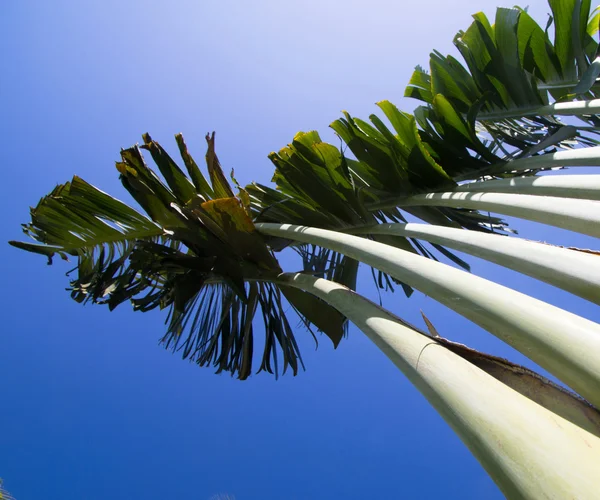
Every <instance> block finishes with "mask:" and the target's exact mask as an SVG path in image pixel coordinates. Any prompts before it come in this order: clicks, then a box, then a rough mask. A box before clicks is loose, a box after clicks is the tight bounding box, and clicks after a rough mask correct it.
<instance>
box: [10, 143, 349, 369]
mask: <svg viewBox="0 0 600 500" xmlns="http://www.w3.org/2000/svg"><path fill="white" fill-rule="evenodd" d="M143 138H144V145H143V146H141V148H142V149H145V150H147V151H149V152H150V154H151V156H152V158H153V160H154V162H155V163H156V165H157V166H158V168H159V170H160V173H161V174H162V177H163V179H164V182H163V180H161V178H160V177H159V176H158V175H156V174H155V173H154V172H153V171H152V169H150V168H149V167H148V166H147V164H146V162H145V160H144V157H143V155H142V152H141V149H140V147H138V146H134V147H132V148H128V149H125V150H122V151H121V161H119V162H117V169H118V171H119V172H120V174H121V177H120V178H121V182H122V183H123V185H124V187H125V188H126V189H127V191H129V193H130V194H131V195H132V197H133V198H134V199H135V200H136V201H137V202H138V203H139V205H140V206H141V207H142V208H143V209H144V211H145V212H146V213H147V214H148V216H149V217H146V216H144V215H142V214H140V213H139V212H137V211H136V210H134V209H132V208H131V207H129V206H127V205H126V204H125V203H123V202H121V201H119V200H116V199H114V198H112V197H110V196H108V195H107V194H105V193H103V192H102V191H100V190H98V189H97V188H95V187H93V186H91V185H89V184H87V183H86V182H85V181H83V180H81V179H80V178H78V177H75V178H74V179H73V180H72V181H71V182H69V183H67V184H64V185H61V186H58V187H57V188H55V189H54V190H53V191H52V192H51V193H50V194H49V195H48V196H46V197H44V198H42V200H41V201H40V203H39V204H38V206H37V207H36V208H35V209H32V211H31V216H32V221H31V223H29V224H26V225H24V231H25V233H26V234H28V235H29V236H31V237H32V238H33V239H35V240H37V242H38V243H36V244H32V243H23V242H11V243H12V244H13V245H14V246H17V247H19V248H22V249H24V250H29V251H33V252H37V253H41V254H44V255H47V256H48V257H49V258H51V257H52V256H53V255H54V254H59V255H60V256H61V257H63V258H67V257H68V256H69V255H71V256H76V257H77V266H76V269H75V270H76V271H77V276H76V277H75V278H73V279H72V280H71V296H72V297H73V298H74V299H75V300H77V301H78V302H93V303H100V304H106V305H108V307H109V308H110V309H113V308H115V307H116V306H118V305H119V304H121V303H123V302H126V301H127V302H129V301H130V302H131V303H132V304H133V307H134V310H137V311H142V312H146V311H150V310H152V309H155V308H160V309H165V308H168V309H169V316H168V319H167V323H168V330H167V334H166V335H165V336H164V338H163V340H162V342H163V344H164V345H165V346H166V347H167V348H169V349H172V350H176V351H181V353H182V355H183V357H184V358H189V359H191V360H193V361H194V362H196V363H197V364H199V365H200V366H208V365H213V366H215V367H217V369H218V371H219V372H221V371H228V372H231V373H232V374H236V375H237V376H238V377H239V378H241V379H245V378H247V377H248V376H249V375H250V374H251V372H252V359H253V352H254V351H255V335H254V330H253V321H254V318H255V316H256V314H257V313H258V312H260V314H261V315H262V318H263V322H264V325H265V337H264V345H263V346H262V347H264V348H263V349H262V357H261V362H260V370H259V371H262V370H264V371H267V372H270V373H275V374H276V375H277V373H278V370H279V369H281V368H282V369H283V371H284V372H285V371H286V370H287V369H288V368H289V369H291V371H292V372H293V373H294V374H296V373H297V371H298V368H299V366H301V364H302V361H301V358H300V353H299V350H298V345H297V342H296V340H295V337H294V333H293V330H292V328H291V327H290V324H289V320H288V319H287V317H286V313H285V311H286V307H285V306H284V304H287V303H289V304H291V305H292V307H293V308H294V309H295V310H296V311H297V312H298V313H299V314H300V316H301V318H302V319H303V321H304V322H305V324H306V325H307V327H309V328H310V325H311V324H312V325H314V326H315V327H316V328H318V329H319V330H321V331H323V332H324V333H326V334H327V335H328V336H329V337H330V338H331V339H332V341H333V342H334V344H336V345H337V343H338V342H339V341H340V340H341V338H342V336H343V335H344V332H345V320H344V318H343V317H342V316H341V315H340V314H339V313H338V312H337V311H335V310H334V309H333V308H331V307H330V306H328V305H327V304H325V303H324V302H322V301H321V300H320V299H317V298H315V297H313V296H311V295H309V294H306V293H304V292H300V291H298V290H294V289H289V287H285V286H284V285H281V286H280V285H277V284H275V282H276V279H277V276H278V275H279V274H280V273H281V268H280V267H279V264H278V263H277V260H276V259H275V257H274V256H273V254H272V253H271V251H270V250H269V248H268V247H267V246H266V245H265V242H264V241H263V238H262V237H261V236H259V234H258V233H257V232H256V230H255V228H254V224H253V222H252V219H251V218H250V216H249V215H248V213H247V211H248V210H249V207H248V204H247V203H246V204H244V203H243V197H242V196H240V198H241V199H240V198H236V197H235V196H234V194H233V190H232V189H231V187H230V186H229V183H228V182H227V180H226V178H225V175H224V174H223V171H222V169H221V167H220V164H219V160H218V158H217V156H216V154H215V151H214V134H213V135H212V136H207V142H208V152H207V155H206V161H207V165H208V172H209V178H210V182H209V181H207V180H206V178H205V177H204V176H203V175H202V173H201V171H200V169H199V168H198V166H197V164H196V163H195V161H194V160H193V158H192V157H191V156H190V155H189V153H188V151H187V147H186V145H185V142H184V141H183V138H182V137H181V136H180V135H179V136H177V144H178V146H179V149H180V152H181V155H182V157H183V160H184V164H185V166H186V169H187V172H188V175H189V177H188V176H186V174H185V173H184V171H183V170H182V169H181V168H180V167H179V166H178V165H177V164H176V162H175V161H174V160H173V159H172V158H171V157H170V156H169V155H168V153H167V152H166V151H165V150H164V149H163V148H162V147H161V146H160V145H159V144H158V143H157V142H156V141H153V140H152V138H151V137H150V136H149V135H148V134H144V136H143ZM246 197H247V194H246ZM259 343H260V342H259ZM278 357H279V358H280V359H279V361H278Z"/></svg>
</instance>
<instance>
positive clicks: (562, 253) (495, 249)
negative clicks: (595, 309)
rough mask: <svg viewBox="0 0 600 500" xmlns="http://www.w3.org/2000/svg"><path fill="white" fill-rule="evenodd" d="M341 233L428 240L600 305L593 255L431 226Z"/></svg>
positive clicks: (599, 272)
mask: <svg viewBox="0 0 600 500" xmlns="http://www.w3.org/2000/svg"><path fill="white" fill-rule="evenodd" d="M344 232H346V233H348V234H385V235H388V236H394V235H396V236H403V237H406V238H417V239H420V240H425V241H430V242H431V243H437V244H439V245H443V246H446V247H449V248H453V249H455V250H459V251H461V252H465V253H468V254H470V255H474V256H476V257H480V258H482V259H485V260H489V261H490V262H494V263H496V264H499V265H501V266H504V267H508V268H510V269H514V270H515V271H518V272H520V273H523V274H527V275H528V276H531V277H533V278H536V279H539V280H541V281H545V282H546V283H549V284H551V285H554V286H556V287H558V288H562V289H563V290H567V291H568V292H571V293H573V294H575V295H578V296H580V297H583V298H585V299H587V300H589V301H591V302H594V303H596V304H599V305H600V258H599V257H598V256H597V255H593V254H588V253H583V252H578V251H576V250H569V249H566V248H561V247H555V246H552V245H546V244H544V243H539V242H537V241H527V240H521V239H519V238H509V237H507V236H501V235H498V234H487V233H480V232H476V231H468V230H466V229H454V228H449V227H442V226H433V225H431V224H375V225H372V226H365V227H358V228H353V229H350V230H344Z"/></svg>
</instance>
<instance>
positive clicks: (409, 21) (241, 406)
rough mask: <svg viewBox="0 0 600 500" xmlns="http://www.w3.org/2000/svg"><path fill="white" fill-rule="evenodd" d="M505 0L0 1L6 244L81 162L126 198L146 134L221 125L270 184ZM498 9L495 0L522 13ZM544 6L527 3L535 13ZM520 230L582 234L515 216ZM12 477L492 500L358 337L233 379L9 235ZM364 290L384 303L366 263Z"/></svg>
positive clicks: (412, 314)
mask: <svg viewBox="0 0 600 500" xmlns="http://www.w3.org/2000/svg"><path fill="white" fill-rule="evenodd" d="M497 2H498V0H491V1H490V0H483V1H480V2H471V1H466V0H457V1H454V2H448V1H443V2H442V1H432V0H421V1H419V2H397V1H386V0H370V1H369V2H365V1H354V0H348V1H345V2H341V1H331V0H319V1H316V0H306V1H303V2H286V1H282V0H269V1H267V0H255V1H253V2H244V1H242V0H237V1H233V0H219V1H213V2H205V1H192V0H190V1H181V0H176V1H170V2H152V1H145V2H142V1H137V0H136V1H124V0H102V1H96V0H90V1H84V2H75V1H73V0H69V1H68V0H54V1H52V2H41V1H37V2H35V1H28V0H19V1H16V0H5V1H3V2H2V3H1V5H0V53H1V56H2V63H3V68H2V73H1V75H2V76H1V77H0V104H1V108H0V109H1V110H2V120H1V122H0V128H1V130H0V142H1V149H2V165H3V179H4V184H3V188H4V189H3V195H2V197H1V198H0V203H1V204H2V207H1V209H2V214H3V218H4V223H3V227H4V228H5V239H6V240H8V239H21V238H22V236H21V233H20V228H19V224H20V223H22V222H27V221H28V220H29V217H28V206H30V205H35V204H36V203H37V201H38V199H39V198H40V196H42V195H44V194H45V193H47V192H48V191H49V190H50V189H51V188H52V187H53V186H54V185H56V184H57V183H62V182H64V181H66V180H68V179H70V178H71V176H72V175H73V174H75V173H77V174H78V175H80V176H82V177H83V178H85V179H86V180H88V181H89V182H91V183H93V184H95V185H97V186H99V187H100V188H101V189H104V190H105V191H108V192H110V193H111V194H113V195H115V196H117V197H120V198H122V199H125V200H129V199H128V197H127V196H126V193H125V191H124V190H123V189H122V187H121V186H120V184H119V182H118V175H117V172H116V170H115V169H114V161H115V160H116V159H117V158H118V152H119V149H120V148H121V147H127V146H130V145H131V144H133V143H135V142H138V141H140V140H141V137H140V136H141V134H142V133H143V132H146V131H148V132H150V133H151V134H152V136H153V138H155V139H157V140H159V141H160V142H161V143H162V144H163V145H164V146H166V148H167V149H168V150H171V151H173V150H175V149H176V148H175V142H174V139H173V135H174V134H175V133H177V132H183V133H184V136H185V137H186V140H187V142H188V145H189V146H190V149H191V151H192V153H195V155H196V156H197V158H198V159H202V156H203V154H204V148H205V143H204V139H203V137H204V134H205V133H206V132H207V131H209V130H216V131H217V151H218V154H219V155H220V158H221V161H222V163H223V165H224V166H225V168H226V170H229V169H230V168H235V171H236V175H237V177H238V179H239V180H240V181H241V182H242V183H246V182H249V181H251V180H260V181H262V182H268V181H269V180H270V178H271V175H272V171H273V166H272V165H271V164H270V163H269V161H268V160H267V158H266V155H267V154H268V153H269V152H270V151H272V150H277V149H279V148H280V147H282V146H284V145H285V144H286V143H287V142H289V141H290V140H291V138H292V137H293V135H294V133H296V132H297V131H299V130H310V129H318V130H319V131H321V132H322V133H323V134H322V135H323V136H324V137H326V138H328V139H331V140H333V136H332V134H330V133H329V132H327V126H328V124H329V123H330V122H331V121H333V120H334V119H335V118H337V117H338V116H340V111H341V110H342V109H347V110H348V111H350V112H351V113H352V114H353V115H355V116H359V117H363V118H366V117H367V116H368V115H369V114H370V113H372V112H375V111H376V107H375V106H374V103H375V102H376V101H378V100H381V99H389V100H391V101H393V102H396V103H397V104H399V105H400V106H401V107H402V108H403V109H405V110H411V109H412V108H413V107H414V106H415V105H416V103H414V102H408V101H405V100H403V99H402V94H403V90H404V87H405V85H406V82H407V81H408V79H409V77H410V74H411V72H412V69H413V67H414V66H415V65H416V64H423V65H427V62H428V54H429V52H430V50H431V49H433V48H435V49H438V50H440V51H442V52H445V53H446V52H449V51H451V50H452V45H451V41H452V37H453V36H454V34H455V33H456V31H457V30H459V29H465V28H466V27H467V26H468V24H469V23H470V17H469V16H470V14H472V13H473V12H475V11H477V10H483V11H484V12H486V13H488V14H489V15H493V13H494V8H495V6H496V4H497ZM511 5H512V2H505V3H504V6H511ZM546 11H547V8H546V6H545V2H541V1H539V2H535V5H534V6H532V8H531V9H530V13H532V14H533V16H534V17H535V18H536V19H538V20H539V22H540V23H545V20H546V16H545V13H546ZM516 227H517V228H519V229H521V230H522V233H523V234H524V235H525V236H526V237H530V238H540V239H543V240H546V241H550V242H554V243H559V244H560V243H567V244H569V245H578V246H582V247H591V246H593V243H592V242H591V240H590V239H586V238H583V237H575V236H573V235H570V234H568V233H566V232H561V231H557V230H548V229H546V228H542V227H539V226H537V225H535V224H527V225H525V224H523V223H519V222H517V223H516ZM0 256H1V262H2V274H3V285H4V286H3V287H2V292H1V293H2V302H1V304H2V312H3V327H2V333H1V335H0V477H2V478H4V480H5V487H6V488H7V489H8V490H9V491H10V492H11V493H12V494H13V495H14V496H15V498H16V499H17V500H37V499H42V498H43V499H44V500H52V499H61V500H99V499H105V498H112V499H124V500H125V499H142V498H143V499H144V500H155V499H156V500H158V499H165V498H168V499H175V500H179V499H181V500H208V499H211V498H213V497H214V496H215V495H218V494H229V495H231V496H234V497H235V499H236V500H254V499H256V500H259V499H260V500H278V499H282V500H293V499H298V500H301V499H338V498H339V499H344V500H351V499H356V500H359V499H360V500H363V499H370V498H408V499H417V498H418V499H439V498H444V499H461V500H468V499H478V500H479V499H484V498H485V499H495V498H501V495H500V494H499V492H498V491H497V490H496V488H495V486H494V484H493V483H492V481H491V480H490V479H489V478H488V477H487V476H486V475H485V473H484V471H483V470H482V469H481V467H480V466H479V465H478V463H477V462H476V461H475V460H474V459H473V458H472V457H471V456H470V454H469V452H468V451H467V449H466V448H465V447H464V446H463V445H462V444H461V442H460V441H459V440H458V438H457V437H456V436H454V435H453V433H452V432H451V431H450V429H449V428H448V426H447V425H446V424H445V423H444V422H443V421H442V420H441V418H440V417H438V416H437V414H436V413H435V412H434V410H433V409H431V408H430V407H429V405H428V404H427V402H426V401H425V400H424V398H422V397H421V396H420V395H419V394H418V393H417V392H416V390H415V389H413V388H412V387H411V386H410V384H409V383H408V382H407V381H406V380H405V379H404V378H403V376H402V375H401V374H400V373H399V372H398V371H397V370H396V369H395V368H394V367H393V366H392V364H391V363H390V362H389V361H388V360H387V359H386V358H385V357H384V356H383V355H382V354H381V353H380V352H379V351H378V350H377V349H376V348H375V346H373V345H372V344H371V343H370V342H369V341H368V340H367V339H366V338H364V337H363V336H362V335H361V334H360V332H358V331H356V330H355V329H351V332H350V337H349V339H347V341H345V342H343V343H342V345H341V346H340V347H339V348H338V349H337V351H334V350H333V348H332V347H331V345H330V344H329V342H328V341H327V339H325V338H323V339H322V342H321V346H320V348H319V350H318V351H315V350H314V346H313V344H312V343H311V340H310V336H309V335H300V338H301V346H302V347H303V351H302V352H303V356H304V360H305V363H306V365H307V371H306V372H304V373H301V374H300V375H299V376H298V377H296V378H293V377H287V376H286V377H284V378H282V379H280V380H279V381H275V380H274V379H272V378H269V377H267V376H265V375H259V376H254V377H252V378H251V379H250V380H248V381H246V382H239V381H236V380H233V379H231V378H230V377H229V376H227V375H221V376H216V375H214V374H213V373H212V370H211V369H199V368H197V367H195V366H193V365H191V364H189V363H187V362H183V361H181V360H180V359H179V358H178V356H177V355H172V354H170V353H167V352H166V351H164V350H163V349H162V348H160V347H158V345H157V341H158V338H159V337H160V336H161V334H162V332H163V330H164V325H163V320H164V316H163V315H162V314H160V313H157V314H154V313H152V314H145V315H143V314H139V313H137V314H134V313H133V312H132V311H131V310H130V309H128V308H127V306H122V307H121V308H120V309H118V310H117V311H115V312H113V313H109V312H108V310H107V309H105V308H103V307H100V306H96V307H92V306H88V307H82V306H80V305H78V304H76V303H74V302H72V301H71V300H70V298H69V296H68V293H67V292H65V291H64V289H65V287H66V286H67V279H66V277H65V275H64V273H65V272H66V271H67V270H68V269H69V265H68V264H64V263H62V262H57V263H56V264H55V265H54V266H52V267H48V266H46V265H45V259H44V258H42V257H38V256H35V255H31V254H26V253H24V252H20V251H18V250H16V249H14V248H12V247H9V246H8V245H7V244H2V245H0ZM470 261H471V262H472V263H473V270H474V271H475V272H476V273H477V274H480V275H482V276H485V277H489V278H492V279H495V280H497V281H500V282H501V283H503V284H507V285H509V286H511V287H515V288H518V289H519V290H521V291H524V292H526V293H530V294H532V295H534V296H536V297H538V298H542V299H544V300H547V301H549V302H551V303H553V304H556V305H560V306H561V307H564V308H567V309H570V310H572V311H574V312H576V313H578V314H581V315H583V316H586V317H589V318H591V319H596V320H597V319H598V311H597V309H594V308H593V307H594V306H589V305H587V304H586V303H585V302H584V301H582V300H579V299H576V298H573V297H570V296H568V295H567V294H565V293H561V292H559V291H556V290H554V289H552V288H550V287H549V286H546V285H542V284H539V283H536V282H534V281H532V280H529V279H526V278H522V277H519V276H518V275H516V274H515V273H512V272H509V271H505V270H499V269H498V268H496V267H495V266H493V265H489V264H483V263H481V262H479V261H477V260H476V259H473V258H471V259H470ZM360 285H361V286H362V289H363V290H364V291H365V292H366V293H367V294H369V295H370V296H371V297H374V291H373V287H372V286H371V284H370V283H369V281H368V279H367V278H366V277H364V276H363V279H362V281H361V283H360ZM384 305H385V306H386V307H388V308H390V309H392V310H393V311H394V312H396V313H397V314H399V315H401V316H403V317H405V318H406V319H408V320H409V321H413V322H415V323H418V324H422V320H420V316H419V309H423V310H424V311H425V312H426V314H427V315H428V316H429V317H430V319H431V320H432V321H433V323H434V324H435V325H436V327H437V329H438V330H439V331H440V332H441V333H442V335H444V336H447V337H448V338H451V339H453V340H456V341H460V342H465V343H467V344H468V345H470V346H473V347H476V348H480V349H482V350H486V351H488V352H493V353H495V354H498V355H501V356H506V357H510V358H511V359H512V360H514V361H517V362H523V357H521V356H519V355H517V354H515V353H514V352H512V351H511V350H510V349H509V348H507V347H506V346H503V345H501V344H500V342H499V341H496V340H495V339H493V338H490V336H489V335H487V334H485V332H483V331H481V330H480V329H479V328H476V327H475V326H473V325H471V324H470V323H469V322H467V321H466V320H463V319H461V318H459V317H457V316H456V315H455V314H453V313H450V312H448V311H447V310H445V309H444V308H443V307H441V306H437V305H436V304H435V303H434V302H433V301H432V300H430V299H427V298H425V297H423V296H422V295H420V294H418V293H415V295H414V296H413V298H411V299H410V300H408V299H406V298H405V297H404V296H403V295H401V294H396V295H389V296H386V297H385V299H384Z"/></svg>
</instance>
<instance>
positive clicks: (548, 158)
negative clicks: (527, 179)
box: [457, 146, 600, 180]
mask: <svg viewBox="0 0 600 500" xmlns="http://www.w3.org/2000/svg"><path fill="white" fill-rule="evenodd" d="M598 165H600V146H593V147H589V148H581V149H569V150H567V151H557V152H556V153H545V154H541V155H537V156H530V157H529V158H522V159H517V160H511V161H509V162H506V163H503V164H501V165H497V166H494V167H492V168H490V169H489V170H486V172H485V174H486V175H495V174H501V173H505V172H523V171H525V170H536V169H539V168H559V167H596V166H598ZM457 180H461V178H457Z"/></svg>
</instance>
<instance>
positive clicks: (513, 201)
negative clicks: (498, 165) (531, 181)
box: [369, 192, 600, 237]
mask: <svg viewBox="0 0 600 500" xmlns="http://www.w3.org/2000/svg"><path fill="white" fill-rule="evenodd" d="M393 206H398V207H414V206H417V207H425V206H433V207H452V208H470V209H473V210H482V211H485V212H495V213H499V214H503V215H510V216H512V217H517V218H520V219H526V220H530V221H534V222H541V223H542V224H548V225H550V226H556V227H560V228H563V229H569V230H571V231H575V232H578V233H582V234H587V235H589V236H595V237H600V203H599V202H597V201H590V200H574V199H569V198H557V197H550V196H533V195H528V194H512V193H487V192H486V193H462V192H447V193H429V194H418V195H415V196H409V197H404V198H399V199H397V200H393V201H392V200H388V201H385V202H381V203H377V204H374V205H372V206H370V207H369V208H370V209H371V210H374V209H378V208H389V207H393Z"/></svg>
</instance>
